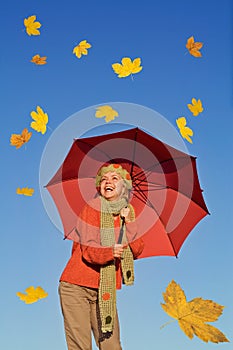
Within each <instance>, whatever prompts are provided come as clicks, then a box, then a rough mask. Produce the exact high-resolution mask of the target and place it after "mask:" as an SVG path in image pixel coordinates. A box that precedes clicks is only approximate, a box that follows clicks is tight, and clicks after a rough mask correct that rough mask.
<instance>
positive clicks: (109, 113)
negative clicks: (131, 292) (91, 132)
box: [95, 105, 118, 123]
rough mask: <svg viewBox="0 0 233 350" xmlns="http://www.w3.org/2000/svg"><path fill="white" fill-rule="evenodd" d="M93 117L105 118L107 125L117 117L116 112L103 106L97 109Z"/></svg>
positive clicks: (109, 107)
mask: <svg viewBox="0 0 233 350" xmlns="http://www.w3.org/2000/svg"><path fill="white" fill-rule="evenodd" d="M95 116H96V118H103V117H105V121H106V122H107V123H108V122H110V121H111V120H114V119H115V118H116V117H118V112H117V111H116V110H115V109H113V108H112V107H111V106H108V105H105V106H100V107H98V108H97V111H96V113H95Z"/></svg>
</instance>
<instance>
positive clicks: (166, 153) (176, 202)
mask: <svg viewBox="0 0 233 350" xmlns="http://www.w3.org/2000/svg"><path fill="white" fill-rule="evenodd" d="M106 163H107V164H108V163H117V164H121V165H122V166H123V167H124V168H126V169H127V170H128V172H129V173H130V175H131V178H132V183H133V190H132V193H131V197H130V203H131V204H132V205H133V207H134V209H135V213H136V218H137V227H138V229H137V237H139V236H140V237H143V240H144V242H145V248H144V250H143V253H142V254H141V255H140V256H139V257H140V258H142V257H149V256H157V255H171V256H177V255H178V252H179V250H180V248H181V246H182V244H183V242H184V241H185V239H186V238H187V236H188V235H189V233H190V232H191V230H192V229H193V228H194V226H195V225H196V224H197V223H198V222H199V221H200V220H201V219H202V218H204V217H205V216H206V215H207V214H208V209H207V207H206V205H205V202H204V199H203V195H202V190H201V188H200V184H199V180H198V174H197V168H196V158H195V157H193V156H190V155H188V154H186V153H184V152H182V151H180V150H177V149H175V148H173V147H171V146H169V145H167V144H165V143H164V142H162V141H160V140H158V139H156V138H154V137H153V136H151V135H149V134H148V133H146V132H144V131H143V130H141V129H139V128H132V129H128V130H124V131H120V132H116V133H111V134H105V135H101V136H94V137H87V138H79V139H75V140H74V141H73V144H72V146H71V148H70V150H69V152H68V154H67V156H66V158H65V160H64V161H63V163H62V165H61V166H60V168H59V169H58V171H57V172H56V174H55V175H54V176H53V177H52V179H51V180H50V181H49V183H48V184H47V185H46V187H47V189H48V191H49V193H50V195H51V196H52V198H53V200H54V202H55V204H56V207H57V209H58V212H59V214H60V217H61V221H62V224H63V228H64V235H65V238H68V239H74V237H75V235H74V234H73V232H74V229H75V227H76V224H77V219H78V217H79V214H80V212H81V210H82V208H83V207H84V205H85V204H86V203H88V202H89V201H90V200H91V199H93V198H94V197H95V196H96V193H97V192H96V187H95V177H96V174H97V172H98V170H99V168H100V167H101V166H102V165H103V164H106Z"/></svg>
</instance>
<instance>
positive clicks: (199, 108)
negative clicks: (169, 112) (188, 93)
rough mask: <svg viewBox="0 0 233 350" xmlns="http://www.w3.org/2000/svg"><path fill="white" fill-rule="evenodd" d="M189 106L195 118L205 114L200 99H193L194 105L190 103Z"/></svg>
mask: <svg viewBox="0 0 233 350" xmlns="http://www.w3.org/2000/svg"><path fill="white" fill-rule="evenodd" d="M187 106H188V108H189V110H190V111H191V112H192V114H193V115H194V116H197V115H198V114H199V113H201V112H203V107H202V102H201V100H200V99H199V100H196V99H195V98H192V104H191V103H188V104H187Z"/></svg>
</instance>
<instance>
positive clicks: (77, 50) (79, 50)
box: [73, 40, 91, 58]
mask: <svg viewBox="0 0 233 350" xmlns="http://www.w3.org/2000/svg"><path fill="white" fill-rule="evenodd" d="M90 47H91V44H90V43H88V42H87V40H82V41H80V43H79V44H78V45H77V46H75V47H74V49H73V53H74V54H75V55H76V56H77V57H78V58H80V57H81V56H82V55H87V54H88V50H87V49H89V48H90Z"/></svg>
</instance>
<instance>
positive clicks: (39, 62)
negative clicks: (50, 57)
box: [31, 55, 47, 65]
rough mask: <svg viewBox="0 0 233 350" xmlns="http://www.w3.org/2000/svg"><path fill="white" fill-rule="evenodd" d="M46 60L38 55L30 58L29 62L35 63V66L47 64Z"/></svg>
mask: <svg viewBox="0 0 233 350" xmlns="http://www.w3.org/2000/svg"><path fill="white" fill-rule="evenodd" d="M46 59H47V57H46V56H42V57H41V56H40V55H35V56H33V57H32V59H31V62H32V63H35V64H37V65H43V64H46V63H47V62H46Z"/></svg>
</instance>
